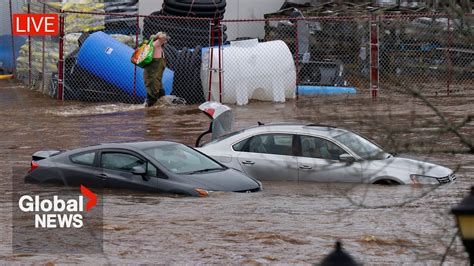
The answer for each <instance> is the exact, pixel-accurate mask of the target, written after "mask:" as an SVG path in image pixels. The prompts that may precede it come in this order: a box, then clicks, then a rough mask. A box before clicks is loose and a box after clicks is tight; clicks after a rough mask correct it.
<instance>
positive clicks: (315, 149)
mask: <svg viewBox="0 0 474 266" xmlns="http://www.w3.org/2000/svg"><path fill="white" fill-rule="evenodd" d="M300 141H301V156H303V157H310V158H320V159H327V160H339V155H341V154H343V153H346V151H344V150H343V149H342V148H341V147H339V146H337V145H336V144H334V143H332V142H331V141H328V140H325V139H322V138H317V137H310V136H300Z"/></svg>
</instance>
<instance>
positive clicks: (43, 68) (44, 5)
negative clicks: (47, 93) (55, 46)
mask: <svg viewBox="0 0 474 266" xmlns="http://www.w3.org/2000/svg"><path fill="white" fill-rule="evenodd" d="M45 13H46V4H45V3H43V14H45ZM45 50H46V49H45V36H43V59H42V60H43V66H42V70H41V71H42V75H43V77H42V79H41V80H42V81H43V82H42V83H43V84H42V85H43V86H42V91H41V92H42V93H44V83H45V82H46V79H45V77H46V74H45V72H44V70H45V67H44V53H45Z"/></svg>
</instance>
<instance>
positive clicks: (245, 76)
mask: <svg viewBox="0 0 474 266" xmlns="http://www.w3.org/2000/svg"><path fill="white" fill-rule="evenodd" d="M211 49H213V50H214V51H213V56H212V57H213V62H212V81H211V99H210V100H211V101H219V98H220V97H219V72H218V69H219V66H218V63H219V49H218V48H211ZM211 49H209V50H207V51H204V53H205V54H204V55H203V63H202V67H201V80H202V85H203V90H204V96H205V97H206V98H207V97H208V95H209V76H210V71H209V67H210V62H209V60H210V53H211ZM221 49H222V50H221V69H222V71H223V72H222V75H221V77H222V80H221V83H222V102H223V103H231V104H235V103H236V104H238V105H244V104H247V103H248V101H249V99H256V100H261V101H273V102H284V101H285V98H286V99H289V98H295V88H296V69H295V63H294V60H293V56H292V54H291V52H290V49H289V48H288V46H287V45H286V44H285V43H284V42H283V41H280V40H277V41H269V42H261V43H259V42H258V40H257V39H252V40H245V41H235V42H231V43H230V45H228V46H225V47H222V48H221Z"/></svg>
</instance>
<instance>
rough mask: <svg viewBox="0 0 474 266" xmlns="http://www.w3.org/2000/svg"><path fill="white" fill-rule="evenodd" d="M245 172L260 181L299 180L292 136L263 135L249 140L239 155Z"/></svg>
mask: <svg viewBox="0 0 474 266" xmlns="http://www.w3.org/2000/svg"><path fill="white" fill-rule="evenodd" d="M238 161H239V163H240V165H241V167H242V169H243V170H244V172H245V173H246V174H247V175H249V176H251V177H253V178H256V179H258V180H293V181H296V180H298V168H297V160H296V157H295V156H294V154H293V135H292V134H280V133H275V134H261V135H255V136H253V137H251V138H250V139H248V141H247V142H246V144H245V147H243V148H242V150H241V152H240V153H239V154H238Z"/></svg>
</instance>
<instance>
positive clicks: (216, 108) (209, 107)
mask: <svg viewBox="0 0 474 266" xmlns="http://www.w3.org/2000/svg"><path fill="white" fill-rule="evenodd" d="M199 110H201V111H202V112H203V113H204V114H206V116H207V117H209V118H210V119H211V124H210V125H209V129H208V130H207V131H206V132H203V133H202V134H201V135H199V137H198V138H197V140H196V147H200V146H201V143H200V142H201V139H202V137H204V136H205V135H206V134H209V133H211V134H212V135H211V140H214V139H216V138H218V137H220V136H222V135H224V134H227V133H230V132H231V131H232V123H233V120H234V115H233V113H232V109H231V108H230V107H228V106H226V105H223V104H221V103H218V102H205V103H203V104H201V105H199Z"/></svg>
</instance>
